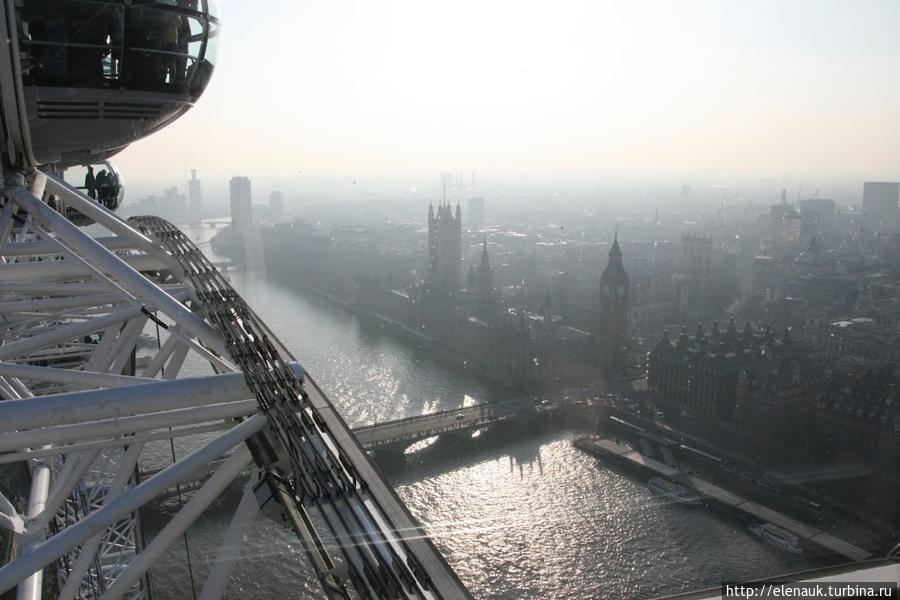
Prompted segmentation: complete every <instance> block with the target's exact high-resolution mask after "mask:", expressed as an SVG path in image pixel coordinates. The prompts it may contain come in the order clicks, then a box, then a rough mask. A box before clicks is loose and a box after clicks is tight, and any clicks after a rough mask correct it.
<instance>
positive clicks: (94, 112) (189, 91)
mask: <svg viewBox="0 0 900 600" xmlns="http://www.w3.org/2000/svg"><path fill="white" fill-rule="evenodd" d="M217 15H218V7H217V6H216V3H215V2H214V0H168V1H165V0H106V1H99V0H21V1H19V2H16V28H17V33H18V53H19V57H20V64H21V73H22V84H23V97H24V103H25V107H26V112H27V115H28V126H29V131H30V135H31V147H32V151H33V155H34V157H35V160H36V162H37V163H38V164H49V163H58V165H59V166H60V167H61V168H66V167H69V166H75V165H83V164H89V163H93V162H98V161H102V160H104V159H105V158H108V157H109V156H112V155H113V154H115V153H116V152H118V151H120V150H121V149H123V148H124V147H125V146H127V145H128V144H130V143H131V142H134V141H135V140H138V139H140V138H142V137H144V136H146V135H149V134H150V133H153V132H154V131H156V130H157V129H159V128H161V127H163V126H165V125H166V124H168V123H170V122H171V121H173V120H174V119H176V118H177V117H179V116H181V115H182V114H183V113H184V112H185V111H186V110H188V109H189V108H190V107H191V106H192V105H193V103H194V102H195V101H196V100H197V98H199V96H200V94H202V93H203V90H204V89H205V88H206V85H207V83H208V82H209V78H210V76H211V75H212V71H213V65H214V63H215V60H216V53H217V43H216V42H217V36H218V33H219V20H218V17H217Z"/></svg>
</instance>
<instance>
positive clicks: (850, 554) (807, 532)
mask: <svg viewBox="0 0 900 600" xmlns="http://www.w3.org/2000/svg"><path fill="white" fill-rule="evenodd" d="M575 444H576V446H578V447H579V448H581V449H582V450H584V451H586V452H589V453H591V454H595V455H600V456H615V457H618V458H620V459H622V460H625V461H628V462H629V463H631V464H633V465H635V466H637V467H640V468H644V469H647V470H649V471H652V472H654V473H657V474H660V475H664V476H666V477H669V478H675V477H678V480H679V482H681V483H685V484H688V485H692V486H693V487H694V488H695V489H696V490H697V491H698V492H700V493H702V494H703V495H704V496H707V497H709V498H712V499H713V500H715V501H716V502H718V503H720V504H722V505H724V506H728V507H731V508H735V509H737V510H740V511H742V512H745V513H747V514H749V515H752V516H754V517H756V518H757V519H760V520H763V521H768V522H769V523H774V524H775V525H778V526H779V527H781V528H783V529H787V530H788V531H790V532H792V533H794V534H795V535H797V536H799V537H801V538H803V539H806V540H809V541H810V542H812V543H814V544H817V545H819V546H821V547H823V548H825V549H826V550H829V551H830V552H833V553H835V554H839V555H841V556H844V557H846V558H848V559H850V560H853V561H860V560H865V559H867V558H869V557H871V556H872V554H871V553H870V552H866V551H865V550H863V549H862V548H859V547H858V546H854V545H853V544H851V543H849V542H847V541H845V540H842V539H840V538H838V537H835V536H833V535H831V534H830V533H826V532H824V531H822V530H820V529H817V528H815V527H812V526H809V525H806V524H804V523H801V522H800V521H798V520H796V519H794V518H792V517H789V516H787V515H785V514H783V513H779V512H777V511H775V510H772V509H771V508H768V507H766V506H763V505H761V504H757V503H756V502H752V501H750V500H747V499H746V498H744V497H743V496H739V495H738V494H735V493H733V492H729V491H728V490H726V489H724V488H721V487H719V486H717V485H714V484H712V483H709V482H708V481H705V480H703V479H700V478H698V477H693V476H689V475H687V474H685V473H683V472H681V471H677V470H675V469H672V468H671V467H668V466H666V465H664V464H663V463H661V462H659V461H656V460H653V459H651V458H647V457H646V456H644V455H642V454H641V453H640V452H636V451H634V450H632V449H631V448H628V447H626V446H623V445H622V444H618V443H616V442H614V441H613V440H604V439H597V438H579V439H578V440H576V441H575Z"/></svg>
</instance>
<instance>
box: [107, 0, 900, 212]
mask: <svg viewBox="0 0 900 600" xmlns="http://www.w3.org/2000/svg"><path fill="white" fill-rule="evenodd" d="M222 5H223V6H222V11H223V14H224V16H225V19H224V21H225V23H226V25H225V28H224V31H223V38H222V44H221V46H222V50H221V56H220V57H219V60H218V62H217V69H216V77H214V78H213V79H212V82H211V84H210V86H209V89H208V91H207V93H206V94H205V97H204V98H202V99H201V100H200V101H199V103H198V104H199V106H198V109H199V110H193V111H190V112H189V113H188V114H187V115H186V116H185V117H184V118H182V119H180V120H179V121H178V122H176V123H175V124H173V125H172V126H171V127H168V128H167V129H166V130H165V131H163V132H160V133H158V134H156V135H154V136H152V137H150V138H149V139H148V140H146V141H144V142H142V143H141V144H137V145H135V146H134V147H132V148H129V149H127V150H126V151H125V152H123V153H122V154H121V155H120V157H119V158H118V160H117V162H118V164H119V165H120V166H121V167H122V169H123V171H124V172H127V173H128V177H129V183H130V184H133V185H136V186H137V187H138V188H141V186H143V185H144V184H147V185H148V186H150V187H148V189H155V188H152V186H151V184H153V185H156V184H158V183H159V182H166V183H167V182H174V181H183V180H184V179H185V178H186V177H187V176H188V169H189V168H192V167H193V168H197V169H198V170H199V171H200V172H201V174H202V175H203V177H204V179H205V180H206V181H207V182H213V181H221V182H222V185H221V187H222V189H223V190H224V184H225V181H226V180H227V179H228V178H229V177H230V176H232V175H233V174H235V173H244V174H248V175H253V176H254V177H255V178H256V179H257V180H258V181H259V180H270V181H272V183H273V185H277V186H280V187H281V188H283V189H285V190H290V189H291V188H296V189H298V190H302V189H304V186H306V189H309V188H311V187H318V188H319V189H322V190H330V189H331V190H336V191H337V192H338V193H342V194H366V193H369V194H371V193H373V191H375V190H385V191H392V192H395V193H396V192H397V191H399V190H406V189H408V188H412V187H420V186H422V185H428V186H431V188H432V191H431V192H430V193H436V192H437V188H438V185H437V177H436V174H437V173H439V172H441V171H443V170H447V169H448V168H449V169H462V170H464V171H465V172H467V173H468V172H470V171H475V172H477V173H478V174H479V175H480V176H482V177H483V178H484V179H485V181H493V182H495V183H496V182H502V181H520V182H535V183H536V182H545V183H546V182H550V183H551V184H552V185H557V186H562V185H581V184H584V185H587V186H595V185H598V184H609V183H626V184H639V183H648V182H653V181H665V180H671V181H672V182H673V183H675V182H679V181H681V180H686V179H688V178H697V179H699V180H706V181H708V180H713V181H719V182H728V183H730V182H733V181H736V180H740V179H744V180H747V181H754V182H755V181H758V180H759V178H763V177H771V178H781V177H791V178H795V179H798V180H801V181H802V180H816V182H822V181H826V180H827V181H834V180H846V181H853V182H860V181H862V180H865V179H876V180H877V179H887V180H890V179H894V178H896V173H897V164H898V158H900V102H898V99H900V81H898V79H897V78H896V77H895V76H893V74H894V73H897V72H900V36H897V35H896V31H898V27H900V5H898V4H897V3H896V2H891V1H867V2H852V3H847V2H838V1H812V0H807V1H798V2H788V3H786V2H778V1H760V2H752V3H746V2H743V3H741V2H733V1H728V2H719V1H712V0H710V1H692V2H679V3H668V2H661V1H660V2H657V1H642V2H630V3H610V2H590V1H585V2H580V1H574V0H566V1H565V2H558V3H553V4H552V5H551V4H550V3H539V2H512V1H509V2H491V3H482V2H475V1H470V0H465V1H462V2H459V3H454V4H453V5H452V6H445V5H438V4H434V3H420V2H413V1H412V0H409V1H405V0H392V1H388V2H378V3H365V2H349V1H339V2H329V3H296V2H293V1H290V0H277V1H272V2H267V3H266V5H265V10H263V11H260V10H258V9H257V6H256V5H255V4H252V3H246V2H235V1H230V0H226V1H224V2H222ZM147 165H153V166H152V168H147ZM158 187H159V186H158V185H157V188H158ZM359 190H364V191H359Z"/></svg>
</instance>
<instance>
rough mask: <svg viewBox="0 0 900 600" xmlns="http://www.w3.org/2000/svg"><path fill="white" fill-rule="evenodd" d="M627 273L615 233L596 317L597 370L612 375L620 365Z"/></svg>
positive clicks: (625, 310)
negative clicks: (598, 368) (598, 311)
mask: <svg viewBox="0 0 900 600" xmlns="http://www.w3.org/2000/svg"><path fill="white" fill-rule="evenodd" d="M627 309H628V273H626V272H625V267H624V266H623V265H622V251H621V250H620V249H619V235H618V232H617V233H616V236H615V238H614V239H613V245H612V248H610V250H609V262H608V263H607V264H606V268H605V269H603V274H602V275H600V318H599V322H598V326H597V347H598V354H599V359H600V371H601V373H603V375H604V376H606V377H614V376H616V375H617V374H618V372H619V370H620V369H621V368H622V365H623V364H624V358H625V330H626V328H627V325H628V310H627Z"/></svg>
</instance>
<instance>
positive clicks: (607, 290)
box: [603, 283, 609, 296]
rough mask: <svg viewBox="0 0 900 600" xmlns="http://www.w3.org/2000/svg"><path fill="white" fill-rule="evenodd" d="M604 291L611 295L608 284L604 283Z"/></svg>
mask: <svg viewBox="0 0 900 600" xmlns="http://www.w3.org/2000/svg"><path fill="white" fill-rule="evenodd" d="M603 293H604V294H605V295H607V296H609V286H608V285H607V284H605V283H604V284H603Z"/></svg>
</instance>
